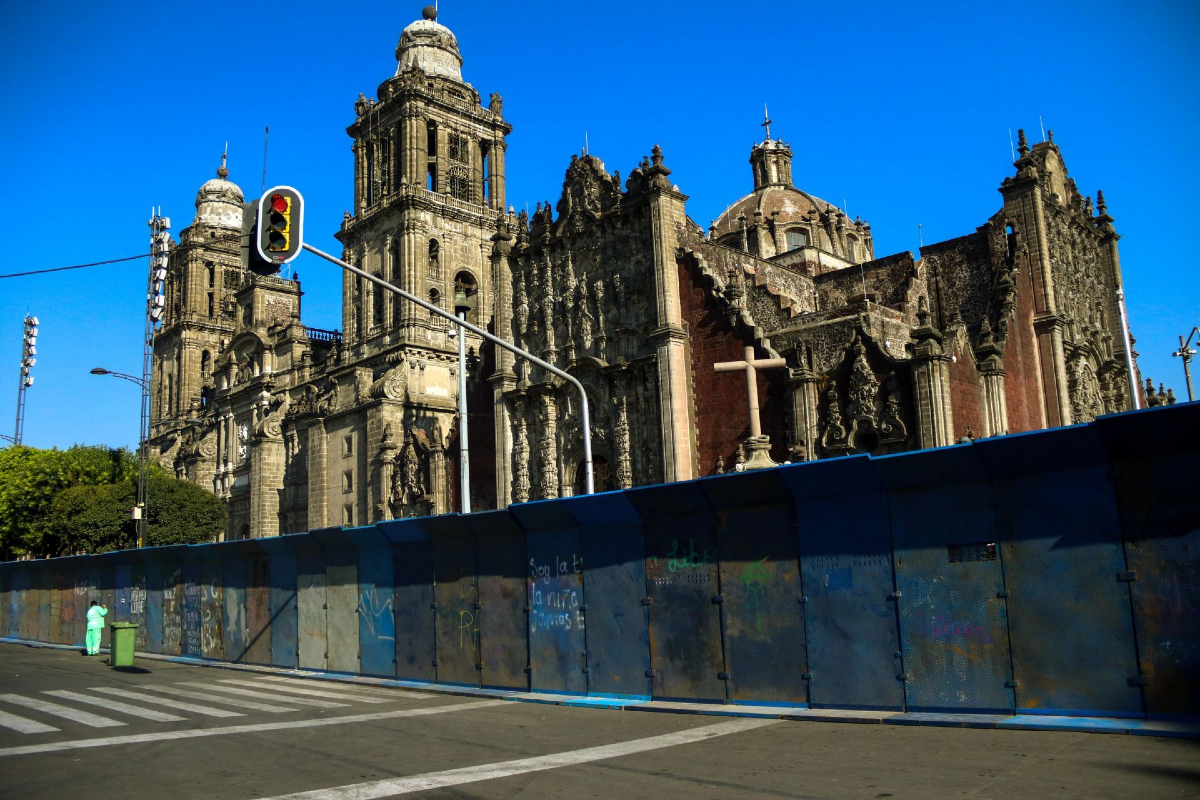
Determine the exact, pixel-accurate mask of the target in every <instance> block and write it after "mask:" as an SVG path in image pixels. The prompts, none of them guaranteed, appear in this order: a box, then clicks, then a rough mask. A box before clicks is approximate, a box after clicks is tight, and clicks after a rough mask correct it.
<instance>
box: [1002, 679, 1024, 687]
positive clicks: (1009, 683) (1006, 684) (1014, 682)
mask: <svg viewBox="0 0 1200 800" xmlns="http://www.w3.org/2000/svg"><path fill="white" fill-rule="evenodd" d="M1020 685H1021V682H1020V681H1019V680H1017V679H1016V678H1014V679H1012V680H1011V681H1005V682H1004V688H1005V689H1015V688H1017V687H1018V686H1020Z"/></svg>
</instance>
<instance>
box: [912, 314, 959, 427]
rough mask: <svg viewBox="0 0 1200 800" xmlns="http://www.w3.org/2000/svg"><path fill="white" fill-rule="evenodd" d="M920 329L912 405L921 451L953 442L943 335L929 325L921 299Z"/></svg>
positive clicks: (914, 336)
mask: <svg viewBox="0 0 1200 800" xmlns="http://www.w3.org/2000/svg"><path fill="white" fill-rule="evenodd" d="M917 318H918V320H920V323H921V324H920V326H919V327H917V328H916V329H914V330H913V332H912V339H913V359H912V382H913V401H914V403H913V405H914V410H915V412H916V417H917V436H918V443H919V445H920V447H921V448H922V449H926V448H930V447H945V446H946V445H949V444H953V443H954V417H953V415H952V413H951V408H950V369H949V363H950V357H949V356H948V355H946V354H945V353H943V352H942V334H941V332H939V331H938V330H937V329H936V328H933V327H931V326H930V325H929V310H928V308H927V307H926V302H925V298H924V297H922V298H921V310H920V311H918V312H917Z"/></svg>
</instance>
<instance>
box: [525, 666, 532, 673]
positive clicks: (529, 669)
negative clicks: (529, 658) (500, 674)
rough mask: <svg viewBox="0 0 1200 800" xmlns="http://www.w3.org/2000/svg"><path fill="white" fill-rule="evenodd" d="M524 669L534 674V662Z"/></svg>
mask: <svg viewBox="0 0 1200 800" xmlns="http://www.w3.org/2000/svg"><path fill="white" fill-rule="evenodd" d="M524 671H525V672H528V673H531V674H532V672H533V665H532V664H530V665H529V666H527V667H525V670H524Z"/></svg>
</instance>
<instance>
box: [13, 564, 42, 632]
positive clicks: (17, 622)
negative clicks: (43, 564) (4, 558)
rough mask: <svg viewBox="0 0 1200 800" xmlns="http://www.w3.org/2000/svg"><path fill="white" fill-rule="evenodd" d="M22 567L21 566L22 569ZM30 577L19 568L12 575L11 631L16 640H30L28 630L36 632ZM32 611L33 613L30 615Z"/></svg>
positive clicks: (25, 571) (26, 571)
mask: <svg viewBox="0 0 1200 800" xmlns="http://www.w3.org/2000/svg"><path fill="white" fill-rule="evenodd" d="M23 566H24V565H22V567H23ZM31 578H32V576H31V575H30V574H29V570H28V569H24V568H20V569H18V570H17V571H16V572H14V573H13V583H12V607H11V609H12V610H11V613H12V617H13V625H12V627H13V631H14V632H15V633H16V635H17V638H20V639H32V638H33V637H32V636H31V635H30V629H31V628H32V629H33V630H34V633H36V631H37V615H36V611H37V609H35V608H33V607H32V606H31V605H30V603H31V601H32V599H33V596H32V593H31V592H30V588H29V586H30V582H31ZM31 611H33V612H34V613H32V614H31V613H30V612H31Z"/></svg>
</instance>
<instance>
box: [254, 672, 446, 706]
mask: <svg viewBox="0 0 1200 800" xmlns="http://www.w3.org/2000/svg"><path fill="white" fill-rule="evenodd" d="M255 677H256V678H257V679H258V680H260V681H271V682H272V683H289V684H292V685H293V686H294V685H295V684H296V681H297V680H304V681H306V683H305V684H304V685H305V686H310V685H311V686H317V687H320V688H321V689H322V690H323V691H330V692H345V693H346V694H347V695H351V696H354V697H358V696H360V695H366V696H367V697H386V698H388V699H389V700H428V699H430V698H432V697H435V696H436V695H432V694H428V693H425V692H415V691H412V690H410V689H407V688H403V689H401V688H396V689H393V688H389V687H387V686H377V685H374V684H362V683H343V682H342V681H333V680H329V679H327V678H315V679H314V678H307V679H306V678H285V677H280V676H278V675H262V676H255Z"/></svg>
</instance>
